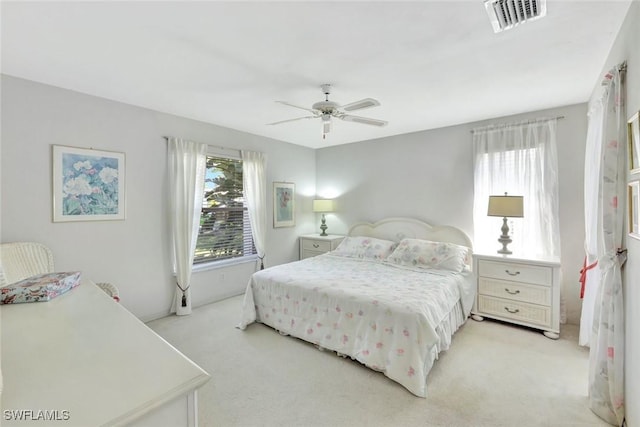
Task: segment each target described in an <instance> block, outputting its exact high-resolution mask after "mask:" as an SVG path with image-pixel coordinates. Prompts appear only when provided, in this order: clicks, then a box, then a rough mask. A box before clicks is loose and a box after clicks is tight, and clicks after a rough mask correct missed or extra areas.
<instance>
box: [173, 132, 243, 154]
mask: <svg viewBox="0 0 640 427" xmlns="http://www.w3.org/2000/svg"><path fill="white" fill-rule="evenodd" d="M163 138H164V140H165V141H167V142H168V141H169V138H175V137H173V136H163ZM203 144H206V145H207V147H211V148H216V149H219V150H226V151H235V152H236V153H241V152H242V149H241V148H228V147H223V146H221V145H213V144H207V143H206V142H203Z"/></svg>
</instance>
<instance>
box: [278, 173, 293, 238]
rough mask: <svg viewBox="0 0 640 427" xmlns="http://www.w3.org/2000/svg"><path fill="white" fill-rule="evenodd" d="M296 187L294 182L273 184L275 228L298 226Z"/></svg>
mask: <svg viewBox="0 0 640 427" xmlns="http://www.w3.org/2000/svg"><path fill="white" fill-rule="evenodd" d="M295 196H296V186H295V184H294V183H292V182H274V183H273V227H274V228H277V227H293V226H295V225H296V217H295V201H296V200H295V198H296V197H295Z"/></svg>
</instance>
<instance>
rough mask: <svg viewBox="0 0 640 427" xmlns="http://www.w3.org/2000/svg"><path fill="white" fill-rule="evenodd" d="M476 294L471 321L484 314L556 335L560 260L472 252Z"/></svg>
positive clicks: (558, 321)
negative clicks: (476, 285) (476, 279)
mask: <svg viewBox="0 0 640 427" xmlns="http://www.w3.org/2000/svg"><path fill="white" fill-rule="evenodd" d="M474 269H475V272H476V276H477V278H478V293H477V297H476V302H475V304H474V307H473V310H472V318H473V319H474V320H478V321H481V320H484V317H489V318H493V319H498V320H503V321H505V322H511V323H516V324H519V325H524V326H529V327H532V328H536V329H541V330H542V331H544V334H545V336H547V337H549V338H552V339H557V338H558V337H559V334H560V261H559V260H557V259H551V258H549V259H541V258H529V257H526V258H525V257H517V256H503V255H483V254H474Z"/></svg>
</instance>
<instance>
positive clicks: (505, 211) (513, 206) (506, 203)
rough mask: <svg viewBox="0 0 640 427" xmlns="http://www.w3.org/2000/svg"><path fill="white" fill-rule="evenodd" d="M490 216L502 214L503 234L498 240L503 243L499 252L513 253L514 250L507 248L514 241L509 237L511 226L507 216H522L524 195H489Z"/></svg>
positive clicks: (488, 213)
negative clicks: (508, 223)
mask: <svg viewBox="0 0 640 427" xmlns="http://www.w3.org/2000/svg"><path fill="white" fill-rule="evenodd" d="M487 215H488V216H501V217H502V218H503V219H502V229H501V230H502V235H501V236H500V238H499V239H498V242H500V243H502V249H499V250H498V253H499V254H507V255H508V254H511V253H512V252H511V251H510V250H509V249H507V245H508V244H509V243H511V242H512V240H511V238H510V237H509V226H508V225H507V218H522V217H523V216H524V214H523V204H522V196H507V193H504V196H489V211H488V212H487Z"/></svg>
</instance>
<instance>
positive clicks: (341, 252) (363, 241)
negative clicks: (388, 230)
mask: <svg viewBox="0 0 640 427" xmlns="http://www.w3.org/2000/svg"><path fill="white" fill-rule="evenodd" d="M395 246H396V243H395V242H392V241H390V240H383V239H376V238H373V237H359V236H358V237H354V236H349V237H345V238H344V240H342V242H340V244H339V245H338V247H337V248H336V249H335V250H333V251H332V252H331V254H332V255H338V256H343V257H348V258H358V259H366V260H374V261H382V260H383V259H385V258H386V257H388V256H389V254H390V253H391V252H392V251H393V249H394V248H395Z"/></svg>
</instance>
